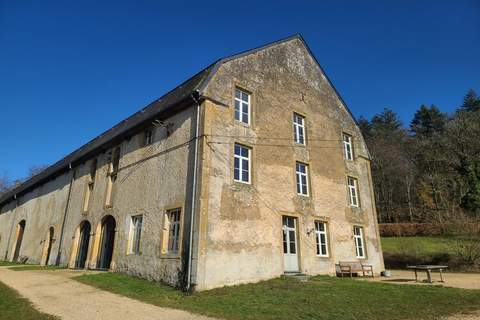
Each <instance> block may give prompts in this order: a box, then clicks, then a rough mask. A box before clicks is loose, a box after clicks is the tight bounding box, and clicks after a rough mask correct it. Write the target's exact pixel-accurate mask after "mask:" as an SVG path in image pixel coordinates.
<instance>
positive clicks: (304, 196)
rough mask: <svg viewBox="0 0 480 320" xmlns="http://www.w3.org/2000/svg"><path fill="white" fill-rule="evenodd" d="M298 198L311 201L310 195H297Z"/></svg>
mask: <svg viewBox="0 0 480 320" xmlns="http://www.w3.org/2000/svg"><path fill="white" fill-rule="evenodd" d="M297 196H299V197H302V198H304V199H310V195H309V194H301V193H297Z"/></svg>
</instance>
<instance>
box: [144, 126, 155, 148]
mask: <svg viewBox="0 0 480 320" xmlns="http://www.w3.org/2000/svg"><path fill="white" fill-rule="evenodd" d="M152 143H153V129H147V130H145V136H144V141H143V144H144V145H145V146H148V145H150V144H152Z"/></svg>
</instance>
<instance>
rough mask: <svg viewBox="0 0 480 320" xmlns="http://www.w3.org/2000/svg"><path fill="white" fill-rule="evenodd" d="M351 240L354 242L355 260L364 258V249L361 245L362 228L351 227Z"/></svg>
mask: <svg viewBox="0 0 480 320" xmlns="http://www.w3.org/2000/svg"><path fill="white" fill-rule="evenodd" d="M353 238H354V240H355V250H356V253H357V258H365V247H364V244H363V228H362V227H358V226H355V227H353Z"/></svg>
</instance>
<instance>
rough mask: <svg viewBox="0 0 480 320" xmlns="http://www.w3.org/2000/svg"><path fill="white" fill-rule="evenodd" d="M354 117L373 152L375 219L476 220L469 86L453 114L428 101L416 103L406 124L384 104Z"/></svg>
mask: <svg viewBox="0 0 480 320" xmlns="http://www.w3.org/2000/svg"><path fill="white" fill-rule="evenodd" d="M459 100H461V99H459ZM357 122H358V124H359V126H360V129H361V131H362V133H363V136H364V138H365V140H366V143H367V145H368V148H369V151H370V154H371V157H372V175H373V181H374V188H375V197H376V199H375V200H376V205H377V211H378V217H379V222H380V223H401V222H406V223H436V224H448V223H451V222H454V221H457V220H465V219H467V220H468V221H475V220H476V221H478V219H479V218H480V98H479V97H478V95H477V94H476V92H475V91H474V90H469V91H468V92H467V93H466V95H465V96H464V98H463V102H462V103H459V106H458V107H457V109H456V111H455V112H454V113H452V114H447V113H445V112H442V110H440V109H439V108H438V107H437V106H435V105H433V104H432V105H430V106H428V105H421V106H420V107H419V108H418V110H417V111H416V112H415V114H414V115H413V118H412V119H411V121H410V123H409V124H408V125H405V124H403V123H402V121H401V120H400V119H399V117H398V115H397V114H396V113H395V112H394V111H393V110H391V109H388V108H385V109H384V110H383V111H382V112H381V113H379V114H376V115H374V116H373V117H372V118H371V119H366V118H365V117H360V118H359V119H358V121H357Z"/></svg>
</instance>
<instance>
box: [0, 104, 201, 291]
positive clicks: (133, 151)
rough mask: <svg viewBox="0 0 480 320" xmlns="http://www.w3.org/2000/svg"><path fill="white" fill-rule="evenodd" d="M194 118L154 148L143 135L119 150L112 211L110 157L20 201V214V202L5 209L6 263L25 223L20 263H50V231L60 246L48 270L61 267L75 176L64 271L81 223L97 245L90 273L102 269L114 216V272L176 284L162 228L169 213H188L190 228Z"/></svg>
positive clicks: (1, 233)
mask: <svg viewBox="0 0 480 320" xmlns="http://www.w3.org/2000/svg"><path fill="white" fill-rule="evenodd" d="M194 111H195V110H194V108H188V109H186V110H184V111H182V112H180V113H178V114H176V115H174V116H173V117H171V118H170V119H167V120H166V121H165V122H166V123H167V124H171V125H170V126H169V127H168V132H167V128H166V126H163V127H158V128H156V129H155V130H154V142H153V144H151V145H148V146H143V143H144V132H143V131H141V132H139V133H137V134H136V135H134V136H132V137H130V138H129V139H127V140H124V141H122V142H121V143H120V144H118V146H119V147H120V150H121V151H120V165H119V171H118V176H117V180H116V182H115V186H114V188H113V206H112V207H110V208H109V207H106V206H105V194H106V189H107V171H108V166H109V160H108V159H109V157H108V152H109V151H110V150H106V151H105V152H103V153H99V154H97V155H95V157H92V159H90V160H88V161H86V162H85V163H83V164H81V165H79V166H76V167H75V168H73V169H74V170H71V171H70V172H69V173H66V174H64V175H61V176H59V177H57V178H56V179H54V180H52V181H50V182H48V183H46V184H44V185H42V186H40V187H37V188H36V189H35V190H33V191H32V192H29V193H27V194H26V195H23V196H21V197H19V198H18V208H16V209H15V202H11V203H9V204H7V205H6V206H4V207H3V208H2V213H1V214H0V257H2V258H4V257H5V254H6V251H7V250H8V256H7V258H8V259H11V258H12V255H13V246H14V242H15V228H16V226H17V224H18V223H19V222H20V221H21V220H22V219H24V220H25V221H26V227H25V233H24V238H23V243H22V246H21V250H20V255H21V256H27V257H28V262H30V263H44V262H43V261H41V259H42V254H43V250H44V241H43V240H45V239H46V238H47V235H48V230H49V228H50V227H53V228H54V232H55V235H54V243H53V247H52V250H51V252H52V253H51V255H50V259H49V262H48V263H49V264H54V263H55V260H56V256H57V253H58V249H59V243H60V230H61V228H62V223H63V218H64V213H65V208H66V205H67V198H68V191H69V186H70V181H71V177H72V174H73V173H74V172H75V179H74V180H73V183H72V189H71V194H70V199H69V205H68V212H67V214H66V218H65V227H64V237H63V243H62V250H61V255H60V264H61V265H68V266H70V267H74V266H75V259H76V253H77V249H78V236H79V226H80V224H81V222H82V221H89V222H90V224H91V237H90V241H89V250H88V255H87V265H88V267H90V268H96V262H97V258H98V251H99V242H100V230H101V227H100V225H101V221H102V219H103V218H104V217H105V216H107V215H111V216H113V217H114V218H115V222H116V232H115V246H114V251H113V259H112V264H111V268H112V269H113V270H118V271H122V272H126V273H129V274H134V275H138V276H141V277H144V278H148V279H155V280H162V281H166V282H169V283H172V284H176V283H177V276H178V273H179V269H180V266H181V263H180V253H179V254H177V255H167V254H161V246H162V245H165V244H164V243H162V239H163V235H164V234H165V233H168V230H163V222H164V216H165V211H166V210H167V209H171V208H182V214H181V215H182V220H183V216H184V209H185V202H186V194H188V193H189V192H190V190H189V189H188V184H187V180H188V179H189V177H188V175H189V174H190V173H189V167H188V166H189V161H188V158H189V153H190V151H191V148H192V147H193V144H192V143H191V142H190V140H191V138H192V125H193V122H192V116H194V114H193V112H194ZM94 158H96V159H97V170H96V178H95V185H94V190H93V193H92V194H91V201H90V206H89V209H88V211H87V212H84V210H83V209H84V197H85V192H86V188H87V181H88V177H89V172H90V167H91V162H92V161H93V159H94ZM139 214H141V215H143V230H142V235H141V254H140V255H134V254H128V250H127V244H128V241H129V232H130V219H131V216H132V215H139ZM12 226H13V228H12ZM11 230H13V231H11Z"/></svg>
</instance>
